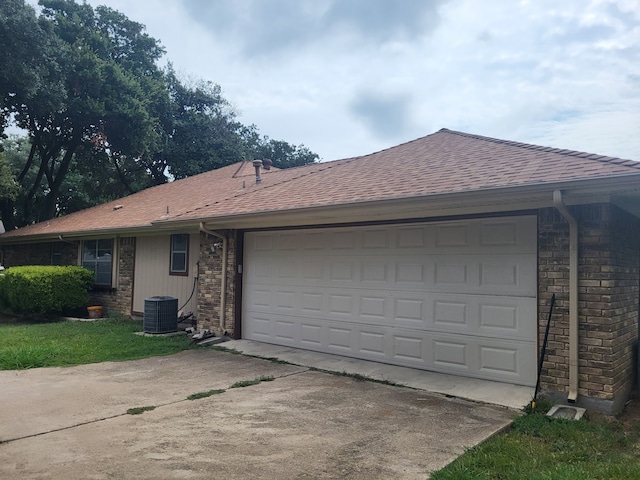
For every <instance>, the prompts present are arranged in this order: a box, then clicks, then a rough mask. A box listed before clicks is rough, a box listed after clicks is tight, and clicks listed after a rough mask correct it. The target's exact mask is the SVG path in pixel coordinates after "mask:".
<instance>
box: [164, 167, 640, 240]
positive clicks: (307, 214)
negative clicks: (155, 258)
mask: <svg viewBox="0 0 640 480" xmlns="http://www.w3.org/2000/svg"><path fill="white" fill-rule="evenodd" d="M558 189H560V190H562V191H563V192H564V195H565V201H566V203H567V205H581V204H593V203H607V202H613V203H616V202H615V201H616V199H617V198H622V195H625V197H624V198H625V199H626V201H627V204H633V202H632V201H630V200H629V199H634V198H635V199H638V200H640V175H632V176H624V177H611V178H604V179H602V178H601V179H596V180H592V181H589V180H587V181H585V180H581V181H568V182H554V183H544V184H531V185H526V186H522V185H518V186H513V187H503V188H498V189H496V188H492V189H486V190H474V191H468V192H452V193H443V194H431V195H425V196H421V197H407V198H394V199H382V200H374V201H362V202H353V203H350V204H338V205H320V206H311V207H303V208H297V209H287V210H270V211H263V212H250V213H242V214H236V215H219V216H209V217H206V216H202V217H199V218H197V219H196V220H198V221H201V222H205V223H206V225H207V227H208V228H215V229H231V228H233V229H253V228H270V227H283V226H304V225H323V224H331V225H333V224H337V223H354V222H363V221H364V222H377V221H387V220H403V219H405V220H409V219H416V218H437V217H451V216H465V215H481V214H489V213H505V214H508V213H509V212H517V211H527V210H535V209H539V208H547V207H549V208H550V207H553V192H554V191H555V190H558ZM612 192H615V195H613V194H612ZM618 203H621V202H618ZM638 204H640V201H639V202H638ZM631 213H634V212H631ZM634 214H635V215H636V216H640V209H638V211H637V212H635V213H634ZM193 221H194V219H193V218H190V219H188V220H187V219H185V220H180V219H171V220H166V221H162V222H156V223H154V225H155V226H161V225H162V224H166V225H172V226H173V227H174V228H175V226H176V225H179V224H180V223H181V222H184V223H185V224H189V223H192V222H193Z"/></svg>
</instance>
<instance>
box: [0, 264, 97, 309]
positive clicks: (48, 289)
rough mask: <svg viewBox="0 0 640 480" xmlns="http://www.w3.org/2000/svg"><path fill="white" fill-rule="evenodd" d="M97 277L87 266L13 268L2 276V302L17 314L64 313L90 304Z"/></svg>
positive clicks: (0, 285) (0, 288)
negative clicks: (89, 291) (92, 288)
mask: <svg viewBox="0 0 640 480" xmlns="http://www.w3.org/2000/svg"><path fill="white" fill-rule="evenodd" d="M94 278H95V274H94V273H93V272H92V271H91V270H88V269H86V268H84V267H76V266H25V267H11V268H8V269H6V270H5V271H4V272H3V274H2V275H0V302H2V304H3V306H5V307H7V308H9V309H11V310H13V311H14V312H16V313H40V314H47V313H64V312H65V311H69V310H73V309H77V308H81V307H83V306H85V305H86V304H87V302H88V301H89V293H88V290H89V289H90V288H91V287H92V285H93V282H94Z"/></svg>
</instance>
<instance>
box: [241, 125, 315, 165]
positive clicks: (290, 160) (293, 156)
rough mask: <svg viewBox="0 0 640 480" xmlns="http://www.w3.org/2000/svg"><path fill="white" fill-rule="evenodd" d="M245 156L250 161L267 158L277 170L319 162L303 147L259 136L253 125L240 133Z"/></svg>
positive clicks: (313, 154)
mask: <svg viewBox="0 0 640 480" xmlns="http://www.w3.org/2000/svg"><path fill="white" fill-rule="evenodd" d="M242 138H243V143H244V146H245V151H246V156H247V157H248V158H250V159H261V160H262V159H265V158H268V159H269V160H271V161H272V162H273V166H274V167H277V168H292V167H300V166H302V165H308V164H310V163H315V162H317V161H319V159H320V157H319V155H318V154H317V153H313V152H312V151H311V150H309V149H308V148H307V147H305V146H304V145H302V144H301V145H297V146H296V145H291V144H290V143H287V142H285V141H284V140H273V139H270V138H269V137H268V136H266V135H264V136H262V137H261V136H260V134H259V133H258V129H257V127H256V126H255V125H251V126H250V127H245V128H244V129H243V131H242Z"/></svg>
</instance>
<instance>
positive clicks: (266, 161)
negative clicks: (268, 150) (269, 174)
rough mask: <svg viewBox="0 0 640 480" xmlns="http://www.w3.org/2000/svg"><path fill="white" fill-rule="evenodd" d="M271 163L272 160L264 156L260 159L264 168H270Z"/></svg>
mask: <svg viewBox="0 0 640 480" xmlns="http://www.w3.org/2000/svg"><path fill="white" fill-rule="evenodd" d="M271 165H273V162H272V161H271V160H270V159H268V158H265V159H264V160H262V166H263V167H264V169H265V170H271Z"/></svg>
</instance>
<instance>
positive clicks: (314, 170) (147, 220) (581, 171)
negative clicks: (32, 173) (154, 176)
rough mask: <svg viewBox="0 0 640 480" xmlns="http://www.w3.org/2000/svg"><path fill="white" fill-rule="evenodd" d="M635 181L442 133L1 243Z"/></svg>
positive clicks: (199, 182)
mask: <svg viewBox="0 0 640 480" xmlns="http://www.w3.org/2000/svg"><path fill="white" fill-rule="evenodd" d="M630 174H636V175H637V174H640V163H638V162H634V161H631V160H622V159H618V158H612V157H606V156H601V155H594V154H589V153H584V152H576V151H571V150H561V149H557V148H550V147H540V146H536V145H529V144H524V143H518V142H511V141H505V140H498V139H494V138H488V137H482V136H478V135H470V134H466V133H461V132H455V131H451V130H447V129H442V130H440V131H438V132H436V133H433V134H431V135H428V136H426V137H422V138H419V139H417V140H413V141H411V142H408V143H404V144H402V145H398V146H396V147H392V148H389V149H386V150H382V151H379V152H376V153H372V154H370V155H365V156H362V157H355V158H350V159H344V160H337V161H333V162H325V163H317V164H311V165H307V166H304V167H298V168H292V169H286V170H277V169H273V170H271V171H269V172H263V181H262V183H261V184H258V185H256V184H255V177H254V169H253V166H252V165H251V162H241V163H238V164H234V165H230V166H228V167H224V168H221V169H218V170H213V171H210V172H206V173H203V174H200V175H196V176H193V177H190V178H186V179H183V180H178V181H175V182H171V183H167V184H164V185H160V186H157V187H153V188H149V189H147V190H143V191H141V192H138V193H136V194H134V195H130V196H128V197H124V198H121V199H118V200H116V201H113V202H109V203H106V204H103V205H99V206H97V207H93V208H90V209H87V210H83V211H80V212H76V213H74V214H70V215H67V216H64V217H60V218H56V219H53V220H50V221H47V222H42V223H39V224H36V225H32V226H28V227H24V228H21V229H19V230H15V231H12V232H8V233H6V234H4V235H3V236H2V237H0V238H7V237H8V238H12V237H16V236H27V235H29V236H31V235H52V234H55V235H57V234H65V233H70V232H88V231H95V230H110V231H112V230H118V229H122V230H126V229H134V228H149V227H151V226H152V224H153V222H160V221H165V222H168V221H171V220H189V219H193V220H197V219H206V218H213V217H221V216H226V215H239V214H244V213H257V212H268V211H284V210H290V209H299V208H306V207H315V206H331V205H343V204H349V203H358V202H362V201H374V200H389V199H400V198H411V197H422V196H428V195H437V194H442V193H457V192H467V191H474V190H489V189H496V188H504V187H517V186H525V185H531V184H544V183H555V182H562V181H566V180H580V179H585V180H586V179H593V178H603V177H613V176H625V175H630ZM120 205H122V207H121V208H117V209H115V208H114V207H116V206H120Z"/></svg>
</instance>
